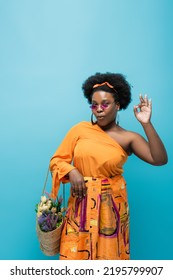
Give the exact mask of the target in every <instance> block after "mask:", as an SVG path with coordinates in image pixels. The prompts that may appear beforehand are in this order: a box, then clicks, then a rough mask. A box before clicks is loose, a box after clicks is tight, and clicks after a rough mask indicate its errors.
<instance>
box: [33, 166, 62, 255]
mask: <svg viewBox="0 0 173 280" xmlns="http://www.w3.org/2000/svg"><path fill="white" fill-rule="evenodd" d="M48 175H49V168H48V171H47V175H46V180H45V183H44V187H43V191H42V195H44V193H45V188H46V183H47V179H48ZM62 201H63V204H64V205H65V186H64V184H63V200H62ZM64 209H65V207H64ZM64 222H65V217H63V216H62V223H61V224H60V225H59V227H56V228H55V229H53V230H51V231H43V230H41V228H40V225H39V223H38V217H37V218H36V232H37V236H38V240H39V243H40V249H41V251H42V252H43V253H44V254H45V255H47V256H55V255H57V254H58V253H59V251H60V240H61V232H62V229H63V226H64Z"/></svg>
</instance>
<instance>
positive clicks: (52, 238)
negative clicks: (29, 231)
mask: <svg viewBox="0 0 173 280" xmlns="http://www.w3.org/2000/svg"><path fill="white" fill-rule="evenodd" d="M63 225H64V223H62V224H61V225H60V226H59V227H58V228H56V229H54V230H52V231H48V232H44V231H42V230H41V229H40V226H39V225H38V223H37V222H36V231H37V236H38V240H39V242H40V249H41V251H42V252H43V253H44V254H45V255H46V256H55V255H57V254H58V253H59V250H60V240H61V232H62V228H63Z"/></svg>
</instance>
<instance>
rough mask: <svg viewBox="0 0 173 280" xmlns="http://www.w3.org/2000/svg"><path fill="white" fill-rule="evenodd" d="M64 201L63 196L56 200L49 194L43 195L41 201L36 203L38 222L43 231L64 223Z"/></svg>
mask: <svg viewBox="0 0 173 280" xmlns="http://www.w3.org/2000/svg"><path fill="white" fill-rule="evenodd" d="M62 201H63V199H62V197H60V198H57V199H56V200H54V199H52V198H51V197H50V196H49V194H47V196H45V195H44V196H41V199H40V203H39V204H37V205H36V212H37V222H38V225H39V227H40V229H41V230H42V231H44V232H48V231H52V230H54V229H56V228H57V227H59V226H60V225H61V224H62V222H63V214H62V213H63V212H65V210H66V209H65V208H64V207H62Z"/></svg>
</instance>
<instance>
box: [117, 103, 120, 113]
mask: <svg viewBox="0 0 173 280" xmlns="http://www.w3.org/2000/svg"><path fill="white" fill-rule="evenodd" d="M116 109H117V111H119V110H120V103H116Z"/></svg>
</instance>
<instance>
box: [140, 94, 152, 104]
mask: <svg viewBox="0 0 173 280" xmlns="http://www.w3.org/2000/svg"><path fill="white" fill-rule="evenodd" d="M139 99H140V102H141V103H140V105H141V106H147V107H151V99H148V96H147V94H145V95H144V97H143V96H142V94H140V95H139Z"/></svg>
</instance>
